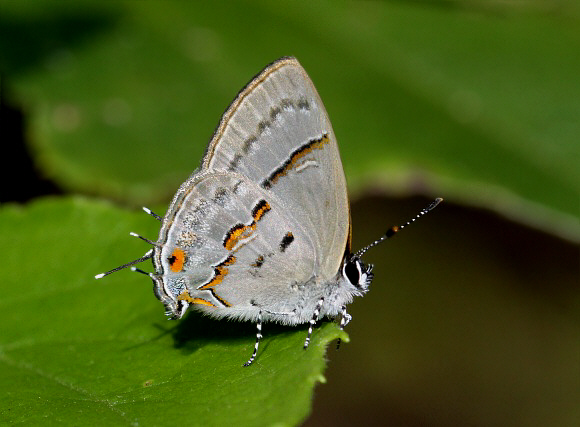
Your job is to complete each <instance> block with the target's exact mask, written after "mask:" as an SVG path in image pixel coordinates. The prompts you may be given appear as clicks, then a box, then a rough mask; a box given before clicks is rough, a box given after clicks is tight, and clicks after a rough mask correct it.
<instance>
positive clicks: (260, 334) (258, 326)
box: [244, 311, 262, 366]
mask: <svg viewBox="0 0 580 427" xmlns="http://www.w3.org/2000/svg"><path fill="white" fill-rule="evenodd" d="M256 327H257V329H258V332H257V333H256V344H254V352H253V353H252V356H251V357H250V360H248V361H247V362H246V363H244V366H250V365H251V364H252V362H253V361H254V359H255V358H256V355H257V354H258V346H259V345H260V340H261V339H262V312H261V311H260V312H259V313H258V323H257V324H256Z"/></svg>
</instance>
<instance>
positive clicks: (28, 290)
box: [0, 198, 346, 426]
mask: <svg viewBox="0 0 580 427" xmlns="http://www.w3.org/2000/svg"><path fill="white" fill-rule="evenodd" d="M155 222H156V221H154V220H152V219H151V218H150V217H147V215H144V214H142V213H141V214H138V213H127V212H122V211H120V210H118V209H116V208H114V207H112V206H110V205H108V204H104V203H95V202H90V201H87V200H84V199H78V198H76V199H60V200H57V199H46V200H43V201H39V202H36V203H33V204H32V205H30V206H28V207H26V208H22V207H20V206H10V205H7V206H4V207H3V208H2V209H1V210H0V235H1V236H2V241H3V242H4V243H5V244H3V245H2V247H1V249H0V259H2V270H1V275H2V280H1V282H0V295H1V299H0V312H1V313H2V314H1V318H0V319H1V321H0V322H1V324H2V333H1V335H0V389H2V390H3V391H2V393H1V394H0V423H2V424H4V423H7V422H12V423H21V424H25V425H37V424H46V423H49V424H54V423H58V422H61V423H64V424H65V425H140V426H148V425H151V426H153V425H154V426H159V425H175V423H176V422H180V423H185V425H204V426H206V425H227V424H229V423H231V420H236V425H240V426H244V425H271V424H278V425H295V424H297V423H298V422H300V421H301V420H302V419H304V418H305V417H306V416H307V414H308V413H309V411H310V406H311V395H312V389H313V386H314V384H315V383H316V382H317V381H324V377H323V374H322V372H323V368H324V365H325V363H324V360H323V355H324V352H325V347H326V345H327V344H328V342H329V341H330V340H333V339H335V338H337V337H338V336H339V333H340V332H339V330H338V327H337V326H336V325H334V324H328V323H327V324H324V325H323V326H322V327H321V328H318V329H317V330H316V332H315V334H314V335H313V342H312V344H311V346H310V347H309V349H308V350H307V351H304V350H303V348H302V346H303V344H304V338H305V333H306V331H305V330H304V328H282V327H276V326H272V325H270V324H266V325H265V326H264V336H265V338H264V340H263V342H262V345H261V347H260V352H259V354H258V358H257V359H256V361H255V362H254V364H253V365H252V366H250V367H248V368H244V367H242V364H243V363H244V362H245V361H246V360H247V359H248V357H249V356H250V354H251V352H252V349H253V344H254V340H255V326H254V325H251V324H245V323H236V322H227V321H223V322H219V321H215V320H210V319H207V318H204V317H202V316H200V315H197V314H195V313H193V314H190V315H189V316H188V317H186V318H185V319H184V320H182V321H180V322H168V321H167V318H166V317H165V316H164V314H163V313H164V309H163V307H162V305H161V304H160V303H159V301H157V300H156V299H155V297H154V296H153V294H152V292H151V282H150V279H148V278H147V277H145V276H142V275H138V274H134V273H131V272H130V271H123V272H120V273H117V274H115V275H112V276H108V277H107V278H106V279H103V280H101V281H96V280H95V279H94V277H93V276H94V274H95V273H98V272H100V271H102V270H103V269H104V268H108V267H111V266H115V265H116V264H118V263H120V262H121V261H124V260H128V259H129V258H130V257H131V256H133V255H135V251H136V250H138V249H137V247H138V246H139V245H140V243H139V242H138V241H136V240H134V239H129V238H127V231H128V230H131V229H139V230H143V231H147V230H153V229H154V227H155V226H156V224H155ZM8 243H9V244H8ZM136 245H137V246H136ZM137 255H138V254H137ZM343 338H346V336H345V335H343ZM265 400H267V402H268V404H267V405H265V404H264V401H265Z"/></svg>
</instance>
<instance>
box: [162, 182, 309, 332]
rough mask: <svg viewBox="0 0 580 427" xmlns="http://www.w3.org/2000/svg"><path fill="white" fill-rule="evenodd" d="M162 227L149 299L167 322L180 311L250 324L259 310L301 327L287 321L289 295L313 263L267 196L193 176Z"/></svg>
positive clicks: (294, 301) (249, 185)
mask: <svg viewBox="0 0 580 427" xmlns="http://www.w3.org/2000/svg"><path fill="white" fill-rule="evenodd" d="M163 224H164V225H163V227H162V229H161V233H160V240H159V242H158V243H160V245H159V247H158V248H157V249H156V251H155V255H154V263H155V270H156V271H157V273H158V274H157V279H156V293H157V294H158V296H160V299H162V300H163V301H164V302H165V303H166V305H167V306H168V308H169V309H170V311H172V312H173V313H174V314H177V313H180V307H183V305H184V303H188V304H194V305H195V306H196V307H197V308H200V309H202V310H204V311H206V312H208V313H209V314H212V315H214V316H217V317H223V316H229V317H234V318H241V319H253V320H255V319H256V317H257V315H258V312H259V311H260V310H262V311H263V312H264V313H265V314H266V315H268V314H271V316H270V317H271V318H274V319H276V320H279V321H281V322H284V323H297V322H298V321H304V320H303V319H297V318H296V316H294V315H293V310H294V309H296V307H297V305H300V300H299V293H298V292H297V289H298V287H299V286H302V285H303V284H305V283H307V282H309V281H311V280H312V279H313V277H314V276H315V273H316V267H317V263H318V261H317V259H316V254H315V252H314V246H313V242H312V240H311V238H310V236H309V235H308V234H307V233H306V231H305V230H304V228H303V227H302V225H301V224H300V223H299V222H297V221H296V220H295V219H294V218H293V217H291V216H289V215H287V213H286V211H285V208H284V207H283V205H282V204H281V203H280V201H279V199H278V198H277V197H276V196H275V195H274V194H272V193H269V192H268V191H266V190H264V189H262V188H261V187H260V186H259V185H257V184H255V183H253V182H252V181H249V180H248V179H247V178H246V177H244V176H242V175H239V174H236V173H232V172H213V171H208V172H201V173H199V174H196V175H194V176H192V177H191V178H190V179H189V180H188V181H186V182H185V183H184V184H183V185H182V186H181V187H180V189H179V190H178V192H177V194H176V196H175V198H174V200H173V202H172V204H171V206H170V209H169V211H168V214H167V215H166V218H165V221H164V223H163ZM179 301H183V302H182V303H180V302H179Z"/></svg>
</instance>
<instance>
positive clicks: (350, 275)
mask: <svg viewBox="0 0 580 427" xmlns="http://www.w3.org/2000/svg"><path fill="white" fill-rule="evenodd" d="M342 275H343V276H344V277H345V278H346V279H347V280H348V281H349V282H350V283H351V284H352V285H354V286H356V287H358V286H359V279H360V276H361V269H360V261H359V260H358V259H357V258H354V257H353V258H350V259H349V260H347V261H345V263H344V266H343V267H342Z"/></svg>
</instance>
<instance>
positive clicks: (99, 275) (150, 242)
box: [95, 206, 163, 279]
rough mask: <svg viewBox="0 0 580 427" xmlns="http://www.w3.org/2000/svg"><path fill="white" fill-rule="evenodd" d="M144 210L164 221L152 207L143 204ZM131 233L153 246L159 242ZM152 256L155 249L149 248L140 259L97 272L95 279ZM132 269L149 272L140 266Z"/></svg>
mask: <svg viewBox="0 0 580 427" xmlns="http://www.w3.org/2000/svg"><path fill="white" fill-rule="evenodd" d="M143 210H144V211H145V213H146V214H148V215H151V216H152V217H153V218H155V219H156V220H158V221H162V220H163V218H161V217H160V216H159V215H157V214H156V213H155V212H153V211H152V210H151V209H149V208H146V207H145V206H143ZM129 234H130V235H131V236H133V237H137V238H139V239H141V240H143V241H144V242H146V243H149V244H150V245H152V246H157V242H154V241H152V240H149V239H147V238H145V237H143V236H140V235H139V234H137V233H133V232H130V233H129ZM151 258H153V249H149V250H148V251H147V252H145V255H143V256H142V257H141V258H138V259H136V260H134V261H131V262H128V263H127V264H123V265H120V266H119V267H117V268H113V269H112V270H109V271H105V272H104V273H100V274H97V275H96V276H95V279H102V278H103V277H105V276H108V275H109V274H111V273H114V272H116V271H119V270H122V269H124V268H127V267H132V266H134V265H135V264H139V263H141V262H143V261H147V260H148V259H151ZM131 270H133V271H138V272H139V273H144V274H148V273H145V272H144V271H142V270H139V269H138V268H135V267H133V268H132V269H131Z"/></svg>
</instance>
